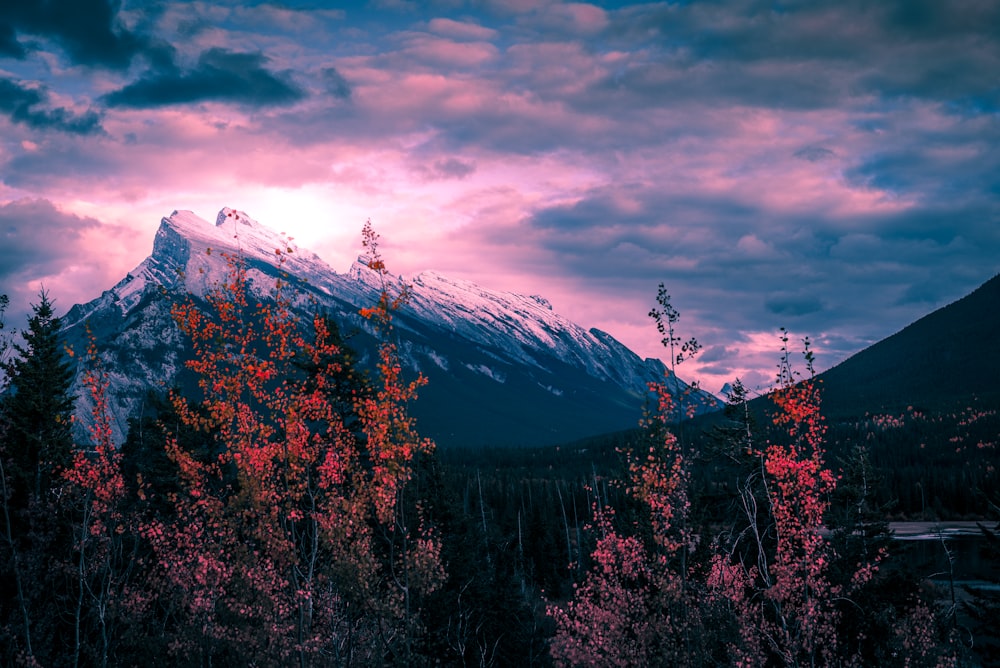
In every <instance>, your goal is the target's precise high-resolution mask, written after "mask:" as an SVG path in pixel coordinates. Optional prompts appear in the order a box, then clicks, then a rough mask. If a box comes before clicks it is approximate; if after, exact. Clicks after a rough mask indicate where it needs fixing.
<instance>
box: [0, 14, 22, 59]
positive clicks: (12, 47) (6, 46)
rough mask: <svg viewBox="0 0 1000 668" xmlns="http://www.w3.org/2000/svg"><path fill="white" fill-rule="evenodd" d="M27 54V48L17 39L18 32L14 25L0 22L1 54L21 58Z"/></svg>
mask: <svg viewBox="0 0 1000 668" xmlns="http://www.w3.org/2000/svg"><path fill="white" fill-rule="evenodd" d="M27 55H28V51H27V49H25V48H24V46H23V45H22V44H21V43H20V42H19V41H17V32H16V31H15V30H14V26H12V25H10V24H8V23H0V56H9V57H11V58H17V59H18V60H21V59H23V58H24V57H25V56H27Z"/></svg>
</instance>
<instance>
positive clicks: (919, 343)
mask: <svg viewBox="0 0 1000 668" xmlns="http://www.w3.org/2000/svg"><path fill="white" fill-rule="evenodd" d="M819 378H820V379H821V380H822V382H823V405H824V411H825V412H826V413H827V414H828V415H830V416H850V417H853V416H857V415H862V414H863V413H865V412H871V411H878V410H882V409H893V408H899V407H901V406H904V407H905V406H907V405H911V404H912V405H925V406H937V405H942V404H948V405H953V404H955V403H957V402H960V401H964V400H966V399H969V398H971V397H973V396H977V397H979V398H980V399H990V400H992V401H993V403H994V404H996V403H998V400H1000V386H998V381H1000V275H998V276H995V277H993V278H992V279H990V280H989V281H987V282H986V283H984V284H983V285H981V286H980V287H979V288H977V289H976V290H975V291H973V292H972V293H970V294H968V295H966V296H965V297H963V298H962V299H959V300H958V301H956V302H954V303H952V304H949V305H947V306H944V307H942V308H940V309H938V310H936V311H934V312H933V313H930V314H929V315H927V316H924V317H923V318H921V319H920V320H917V321H916V322H914V323H913V324H911V325H909V326H907V327H905V328H904V329H902V330H900V331H899V332H897V333H896V334H893V335H892V336H890V337H888V338H886V339H883V340H882V341H879V342H878V343H876V344H874V345H872V346H870V347H869V348H866V349H864V350H862V351H861V352H859V353H857V354H856V355H853V356H852V357H850V358H848V359H847V360H845V361H843V362H841V363H840V364H838V365H837V366H835V367H833V368H832V369H829V370H828V371H826V372H824V373H822V374H820V375H819Z"/></svg>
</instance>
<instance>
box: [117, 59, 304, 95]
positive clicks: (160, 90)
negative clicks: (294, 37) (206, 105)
mask: <svg viewBox="0 0 1000 668" xmlns="http://www.w3.org/2000/svg"><path fill="white" fill-rule="evenodd" d="M267 62H268V58H267V57H266V56H264V55H263V54H261V53H237V52H233V51H229V50H226V49H222V48H212V49H209V50H208V51H205V52H204V53H202V54H201V56H199V58H198V63H197V65H196V66H195V67H194V68H193V69H191V70H187V71H182V70H178V69H176V68H174V67H170V68H166V71H163V70H161V71H154V72H151V73H149V74H147V75H146V76H145V77H143V78H141V79H139V80H138V81H135V82H133V83H130V84H128V85H127V86H125V87H124V88H122V89H120V90H117V91H115V92H113V93H110V94H108V95H107V96H105V98H104V99H105V101H106V102H107V104H108V105H110V106H112V107H133V108H140V109H147V108H152V107H164V106H170V105H176V104H190V103H193V102H206V101H217V102H235V103H238V104H245V105H249V106H258V107H262V106H271V105H285V104H290V103H294V102H297V101H299V100H301V99H302V98H303V97H304V95H305V94H304V93H303V91H302V90H301V89H300V88H299V87H298V86H297V85H296V84H295V83H294V82H293V81H292V79H291V76H290V73H289V72H277V73H275V72H271V71H269V70H268V69H267V68H266V67H265V65H266V64H267Z"/></svg>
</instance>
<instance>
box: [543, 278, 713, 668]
mask: <svg viewBox="0 0 1000 668" xmlns="http://www.w3.org/2000/svg"><path fill="white" fill-rule="evenodd" d="M657 301H658V302H659V304H660V306H661V307H662V310H659V309H654V310H653V311H651V312H650V315H651V316H652V317H653V318H654V320H655V321H656V324H657V327H658V330H659V332H660V334H661V335H662V336H663V341H662V342H663V345H664V346H665V347H667V348H668V349H669V350H670V352H671V359H670V366H671V370H672V371H671V372H672V373H673V370H674V368H675V365H676V364H677V363H679V362H681V361H683V360H684V359H686V358H687V357H690V356H692V355H694V354H695V353H696V352H697V351H698V349H699V346H698V343H697V342H696V341H695V340H694V339H693V338H692V339H690V340H689V341H688V342H686V343H684V344H683V346H682V349H681V351H680V352H679V353H678V352H677V351H676V350H675V345H676V344H677V343H678V342H679V341H680V339H678V338H677V337H676V335H675V330H674V325H675V323H676V322H677V320H678V318H679V313H678V312H677V311H676V310H675V309H674V308H673V307H672V306H671V304H670V296H669V295H668V294H667V293H666V291H665V289H664V288H663V286H662V285H661V286H660V290H659V293H658V295H657ZM650 391H651V392H653V393H654V394H655V396H656V397H657V408H656V410H655V412H654V413H653V415H652V416H651V417H650V418H648V419H647V420H646V421H645V426H646V429H647V432H648V434H649V441H650V442H651V445H650V447H649V448H648V451H647V452H645V453H642V454H641V455H639V454H636V453H633V452H627V453H626V457H627V466H628V476H627V481H626V485H625V487H626V491H627V492H628V494H629V496H630V498H631V499H632V500H633V502H634V503H635V504H636V505H637V507H638V508H637V516H638V517H639V518H640V521H641V522H642V524H641V525H638V526H633V527H631V529H632V531H634V532H635V533H634V535H626V534H625V533H624V531H623V527H616V526H615V524H616V523H615V522H614V521H613V520H614V518H615V512H614V511H613V510H612V509H610V508H605V507H602V506H601V505H600V504H595V506H594V508H593V512H594V522H593V526H592V527H591V529H592V530H596V531H597V532H598V534H599V537H598V540H597V544H596V548H595V549H594V552H593V553H592V554H591V560H592V562H593V567H592V568H591V570H590V571H589V572H588V574H587V577H586V579H585V580H584V582H583V583H582V584H581V585H580V586H578V587H577V588H576V590H575V592H574V596H573V599H572V600H570V601H569V602H568V603H567V604H565V605H564V606H559V605H550V606H549V608H548V613H549V615H550V616H551V617H553V618H554V620H555V623H556V634H555V637H554V638H553V640H552V643H551V648H550V651H551V654H552V657H553V659H554V660H555V662H556V664H557V665H580V666H583V665H586V666H635V665H674V666H680V665H692V664H700V663H701V662H702V661H703V658H704V657H703V653H704V652H710V651H711V650H710V649H708V648H707V647H706V626H705V623H704V618H703V616H704V615H705V614H711V612H710V611H709V610H708V609H707V608H703V607H702V606H701V605H700V604H699V602H698V597H699V592H698V590H697V589H696V587H695V586H694V583H693V582H692V581H691V579H690V573H689V562H688V559H689V555H690V553H691V551H692V550H693V548H694V545H695V542H696V540H695V536H694V535H693V534H692V532H691V530H690V527H689V523H688V519H689V512H690V501H689V499H688V485H689V479H690V473H689V468H688V464H687V460H686V458H685V454H684V451H683V448H682V446H681V443H680V441H679V440H678V438H677V437H676V436H675V435H674V433H673V432H672V431H671V430H670V429H669V428H668V423H669V422H670V421H672V420H673V419H675V418H676V417H677V416H678V415H679V416H680V417H681V418H683V417H684V414H685V411H684V410H678V407H677V405H676V402H675V399H674V397H673V396H672V395H671V393H670V391H669V390H668V388H667V386H666V385H665V384H661V383H654V384H652V385H651V386H650Z"/></svg>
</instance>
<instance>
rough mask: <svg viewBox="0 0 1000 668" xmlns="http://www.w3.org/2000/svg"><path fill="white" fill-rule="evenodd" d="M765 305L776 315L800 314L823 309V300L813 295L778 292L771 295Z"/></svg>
mask: <svg viewBox="0 0 1000 668" xmlns="http://www.w3.org/2000/svg"><path fill="white" fill-rule="evenodd" d="M764 305H765V306H766V307H767V310H768V311H770V312H771V313H774V314H775V315H785V316H800V315H808V314H810V313H817V312H819V311H822V310H823V302H822V301H820V300H819V299H817V298H816V297H814V296H812V295H800V294H787V293H786V294H776V295H771V296H769V297H768V298H767V299H766V300H765V301H764Z"/></svg>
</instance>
